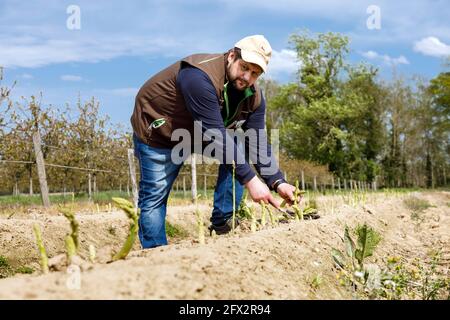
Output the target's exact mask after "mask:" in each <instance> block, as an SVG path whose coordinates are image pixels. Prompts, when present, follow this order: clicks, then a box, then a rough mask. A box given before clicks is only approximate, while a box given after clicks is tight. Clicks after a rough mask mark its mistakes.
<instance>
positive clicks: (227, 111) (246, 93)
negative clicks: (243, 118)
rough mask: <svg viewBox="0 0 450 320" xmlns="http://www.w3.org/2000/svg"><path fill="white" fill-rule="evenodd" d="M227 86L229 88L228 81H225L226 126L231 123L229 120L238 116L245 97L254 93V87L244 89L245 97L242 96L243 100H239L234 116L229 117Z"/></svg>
mask: <svg viewBox="0 0 450 320" xmlns="http://www.w3.org/2000/svg"><path fill="white" fill-rule="evenodd" d="M227 88H228V82H227V83H225V84H224V85H223V98H224V100H225V112H226V116H225V119H224V126H225V127H226V126H227V125H228V124H229V122H230V121H231V120H232V119H233V118H234V117H235V116H236V113H237V111H238V110H239V106H240V105H241V103H242V102H243V101H244V100H245V99H247V98H248V97H251V96H252V95H253V90H252V89H250V88H247V89H245V91H244V98H242V100H241V101H239V103H238V105H237V107H236V110H235V111H234V114H233V116H232V117H229V116H230V107H229V103H228V94H227Z"/></svg>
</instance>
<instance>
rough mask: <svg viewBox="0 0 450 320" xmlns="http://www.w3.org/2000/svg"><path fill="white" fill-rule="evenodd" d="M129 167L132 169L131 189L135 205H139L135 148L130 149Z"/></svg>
mask: <svg viewBox="0 0 450 320" xmlns="http://www.w3.org/2000/svg"><path fill="white" fill-rule="evenodd" d="M128 167H129V169H130V178H131V191H132V193H133V203H134V207H135V208H137V207H138V188H137V182H136V166H135V164H134V150H133V149H128Z"/></svg>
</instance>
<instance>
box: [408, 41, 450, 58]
mask: <svg viewBox="0 0 450 320" xmlns="http://www.w3.org/2000/svg"><path fill="white" fill-rule="evenodd" d="M414 51H416V52H420V53H422V54H424V55H427V56H432V57H445V56H450V45H448V44H445V43H443V42H441V41H440V40H439V39H438V38H436V37H427V38H423V39H422V40H420V41H417V42H416V43H415V44H414Z"/></svg>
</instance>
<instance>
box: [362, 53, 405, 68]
mask: <svg viewBox="0 0 450 320" xmlns="http://www.w3.org/2000/svg"><path fill="white" fill-rule="evenodd" d="M361 55H362V56H363V57H365V58H367V59H370V60H381V61H383V62H384V63H385V64H387V65H390V66H392V65H394V66H395V65H398V64H409V61H408V59H406V58H405V56H403V55H401V56H399V57H397V58H393V57H391V56H389V55H387V54H383V55H381V54H379V53H377V52H375V51H372V50H369V51H366V52H363V53H361Z"/></svg>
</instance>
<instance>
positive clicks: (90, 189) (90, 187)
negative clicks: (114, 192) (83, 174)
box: [88, 171, 92, 201]
mask: <svg viewBox="0 0 450 320" xmlns="http://www.w3.org/2000/svg"><path fill="white" fill-rule="evenodd" d="M91 179H92V175H91V172H90V171H89V173H88V195H89V201H91V200H92V183H91Z"/></svg>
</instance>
